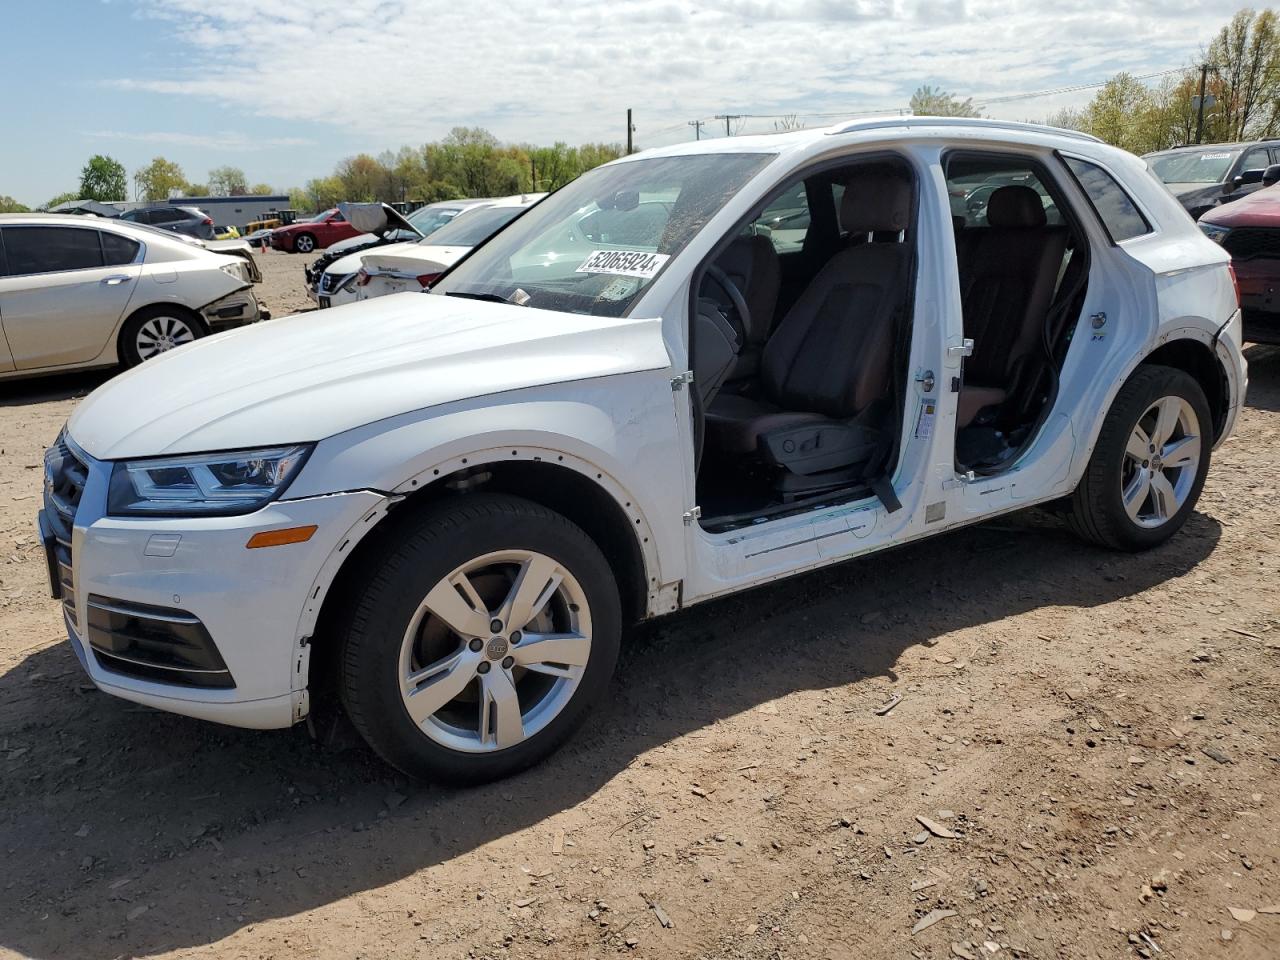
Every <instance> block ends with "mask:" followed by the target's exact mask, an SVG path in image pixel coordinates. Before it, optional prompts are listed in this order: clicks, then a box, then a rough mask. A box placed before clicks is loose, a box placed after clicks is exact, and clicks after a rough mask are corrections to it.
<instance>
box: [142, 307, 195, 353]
mask: <svg viewBox="0 0 1280 960" xmlns="http://www.w3.org/2000/svg"><path fill="white" fill-rule="evenodd" d="M195 338H196V334H195V331H194V330H193V329H191V324H190V323H189V322H187V321H186V320H183V319H182V318H181V317H151V318H150V319H149V320H147V322H146V323H144V324H143V325H142V326H141V327H139V328H138V335H137V337H136V338H135V341H134V342H135V345H136V346H137V348H138V356H139V357H140V358H141V359H143V360H149V359H150V358H151V357H154V356H156V355H157V354H161V353H165V352H166V351H169V350H172V349H173V348H174V347H180V346H182V344H184V343H190V342H191V341H192V340H194V339H195Z"/></svg>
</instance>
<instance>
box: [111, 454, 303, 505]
mask: <svg viewBox="0 0 1280 960" xmlns="http://www.w3.org/2000/svg"><path fill="white" fill-rule="evenodd" d="M310 452H311V447H310V446H296V447H271V448H269V449H265V450H233V451H230V452H227V453H204V454H194V455H191V456H185V457H164V458H156V459H154V460H128V461H121V462H119V463H117V464H116V465H115V467H114V469H113V470H112V471H111V488H110V493H109V494H108V497H107V512H108V513H110V514H112V515H114V516H184V517H198V516H220V515H227V514H236V513H250V512H252V511H254V510H257V509H258V508H259V507H261V506H263V505H264V504H266V503H269V502H270V501H271V500H274V499H275V498H276V497H278V496H279V495H280V494H282V493H284V491H285V488H286V487H288V486H289V482H290V481H291V480H292V479H293V478H294V477H295V476H296V475H297V473H298V471H299V470H300V469H301V468H302V464H303V463H304V462H305V461H306V459H307V454H309V453H310Z"/></svg>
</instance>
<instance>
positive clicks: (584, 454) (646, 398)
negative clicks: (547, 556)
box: [289, 370, 688, 583]
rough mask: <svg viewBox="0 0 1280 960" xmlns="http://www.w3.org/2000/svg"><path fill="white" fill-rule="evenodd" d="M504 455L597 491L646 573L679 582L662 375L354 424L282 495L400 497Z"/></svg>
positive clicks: (676, 470) (678, 528) (678, 490)
mask: <svg viewBox="0 0 1280 960" xmlns="http://www.w3.org/2000/svg"><path fill="white" fill-rule="evenodd" d="M509 460H526V461H539V460H541V461H545V462H547V463H551V464H555V465H557V466H561V467H566V468H568V469H571V470H574V471H577V472H578V473H581V474H582V475H584V476H586V477H587V478H588V479H590V480H592V481H593V482H594V483H596V484H598V485H599V486H600V487H601V488H602V489H604V490H605V491H606V492H607V493H608V494H609V496H611V497H612V498H613V499H614V500H615V501H616V502H617V504H618V506H619V508H620V509H621V510H622V511H623V512H624V513H625V514H626V516H627V517H629V518H630V520H631V521H632V524H633V526H634V527H635V533H636V538H637V541H638V543H639V546H640V548H641V553H642V555H643V557H644V563H645V567H646V573H647V575H648V577H650V578H656V579H657V581H658V583H671V582H674V581H676V580H681V579H683V577H684V570H685V549H684V536H683V532H684V525H683V520H682V519H681V517H682V514H683V512H684V511H685V510H687V509H688V506H687V505H686V504H685V503H684V500H685V496H686V493H685V491H686V484H685V477H684V471H685V468H686V467H685V464H684V457H683V455H682V452H681V448H680V445H679V440H678V434H677V431H676V421H675V406H674V403H673V401H672V392H671V383H670V377H669V373H668V372H667V371H662V370H659V371H644V372H640V373H635V374H626V375H620V376H616V377H603V378H599V379H595V380H588V381H580V382H577V383H571V384H553V385H548V386H546V387H537V388H531V389H527V390H516V391H512V392H510V393H508V394H498V395H495V396H488V397H482V398H478V399H473V400H467V401H461V402H459V403H454V404H448V405H445V406H442V407H437V408H433V409H428V410H422V411H416V412H413V413H409V414H404V415H401V416H397V417H392V418H390V419H387V420H383V421H379V422H378V423H373V424H369V425H367V426H363V427H359V428H356V429H354V430H350V431H347V432H346V433H343V434H339V435H337V436H334V437H331V438H329V439H327V440H324V441H321V443H320V444H318V445H317V447H316V449H315V451H314V453H312V455H311V457H310V458H309V460H308V462H307V466H306V468H305V469H304V470H303V472H302V474H301V475H299V477H298V480H297V481H295V485H294V488H291V489H290V491H289V495H290V497H304V496H312V495H315V492H316V491H320V490H323V491H324V492H334V491H336V490H340V489H348V490H350V489H373V490H381V491H384V492H386V493H390V494H394V495H401V496H403V495H407V494H411V493H413V492H414V491H416V490H419V489H422V488H423V487H425V486H427V485H429V484H431V483H432V482H434V481H436V480H439V479H440V478H442V477H446V476H448V475H449V474H451V473H455V472H457V471H458V470H462V469H466V468H468V467H476V466H483V465H485V464H488V463H495V462H498V461H509Z"/></svg>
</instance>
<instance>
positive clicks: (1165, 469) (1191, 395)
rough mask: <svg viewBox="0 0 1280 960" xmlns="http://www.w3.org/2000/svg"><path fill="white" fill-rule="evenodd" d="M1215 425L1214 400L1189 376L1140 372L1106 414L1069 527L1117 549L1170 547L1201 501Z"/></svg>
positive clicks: (1150, 369)
mask: <svg viewBox="0 0 1280 960" xmlns="http://www.w3.org/2000/svg"><path fill="white" fill-rule="evenodd" d="M1212 424H1213V417H1212V414H1211V412H1210V410H1209V401H1208V400H1206V399H1205V396H1204V391H1203V390H1201V389H1200V385H1199V384H1198V383H1196V381H1195V380H1194V379H1192V378H1191V376H1190V375H1188V374H1186V373H1184V372H1183V371H1181V370H1175V369H1173V368H1171V367H1162V366H1156V365H1151V366H1142V367H1139V368H1138V369H1137V371H1136V372H1135V373H1134V374H1133V376H1131V377H1130V378H1129V380H1128V381H1127V382H1126V383H1125V385H1124V386H1123V387H1121V388H1120V392H1119V393H1118V394H1117V395H1116V399H1115V402H1114V403H1112V405H1111V409H1110V410H1109V411H1108V412H1107V418H1106V420H1104V421H1103V424H1102V432H1101V433H1100V434H1099V435H1098V443H1097V446H1096V447H1095V448H1094V451H1093V456H1092V457H1091V458H1090V460H1089V465H1088V466H1087V467H1086V468H1085V472H1084V476H1083V477H1082V478H1081V479H1080V485H1079V486H1078V487H1076V490H1075V493H1073V494H1072V495H1071V497H1070V498H1069V500H1068V504H1069V509H1068V511H1067V523H1068V525H1069V526H1070V527H1071V528H1072V529H1073V530H1074V531H1075V532H1076V533H1077V534H1078V535H1079V536H1081V537H1082V538H1084V539H1085V540H1088V541H1090V542H1091V543H1096V544H1098V545H1100V546H1105V547H1110V548H1112V549H1114V550H1128V551H1138V550H1148V549H1150V548H1151V547H1155V546H1158V545H1160V544H1162V543H1164V542H1165V541H1166V540H1168V539H1169V538H1170V537H1172V536H1173V535H1174V534H1175V533H1177V532H1178V530H1179V529H1181V527H1182V525H1183V524H1184V523H1186V520H1187V517H1189V516H1190V515H1191V511H1192V510H1194V509H1195V505H1196V501H1197V500H1198V499H1199V497H1200V491H1201V489H1202V488H1203V487H1204V479H1205V476H1206V474H1207V473H1208V471H1209V456H1210V447H1211V446H1212V445H1213V443H1212ZM1152 451H1156V452H1158V453H1159V454H1160V456H1156V455H1154V454H1153V453H1152ZM1157 478H1161V479H1157ZM1126 504H1127V505H1126Z"/></svg>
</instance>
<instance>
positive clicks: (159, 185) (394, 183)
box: [0, 127, 624, 213]
mask: <svg viewBox="0 0 1280 960" xmlns="http://www.w3.org/2000/svg"><path fill="white" fill-rule="evenodd" d="M623 152H624V151H623V148H622V146H621V145H620V144H616V143H587V144H583V145H581V146H577V147H571V146H569V145H568V144H566V143H562V142H557V143H554V144H552V145H551V146H549V147H539V146H534V145H532V144H503V143H501V142H500V141H499V140H498V138H497V137H495V136H494V135H493V134H492V133H490V132H489V131H487V130H485V129H483V128H480V127H456V128H454V129H453V130H452V131H451V132H450V133H449V135H448V136H447V137H445V138H444V139H443V140H440V141H437V142H433V143H425V144H422V145H421V146H417V147H412V146H403V147H401V148H400V149H399V150H387V151H384V152H382V153H380V154H378V155H377V156H373V155H371V154H368V153H361V154H357V155H356V156H354V157H347V158H346V159H344V160H341V161H339V162H338V164H337V165H336V166H335V168H334V171H333V173H331V174H330V175H329V176H327V177H317V178H315V179H312V180H308V181H307V182H306V183H305V184H304V185H302V186H295V187H288V188H285V189H282V190H279V191H277V190H275V189H273V188H272V187H271V186H270V185H269V184H266V183H255V184H250V182H249V180H248V178H247V177H246V176H245V172H244V171H243V170H241V169H240V168H239V167H232V166H223V167H215V168H213V169H212V170H210V171H209V175H208V177H207V179H206V180H205V182H204V183H193V182H191V181H189V180H188V179H187V176H186V174H185V172H184V171H183V169H182V167H181V166H179V165H178V164H177V163H175V162H174V161H172V160H168V159H166V158H164V157H156V158H154V159H153V160H152V161H151V162H150V163H149V164H147V165H146V166H144V167H142V168H141V169H139V170H136V171H134V174H133V178H132V179H133V198H134V199H135V200H153V201H165V200H169V199H171V198H181V197H205V196H210V197H240V196H254V195H257V196H266V195H269V194H275V193H279V194H281V195H284V194H287V195H288V196H289V205H290V206H291V207H293V208H295V209H297V210H301V211H306V212H310V211H313V210H324V209H326V208H328V207H332V206H335V205H337V204H338V203H339V202H341V201H344V200H349V201H355V202H361V201H373V200H386V201H416V202H420V203H431V202H433V201H436V200H456V199H459V198H462V197H494V196H506V195H509V194H516V193H537V192H541V191H548V190H555V189H557V188H558V187H562V186H564V185H565V184H566V183H568V182H569V181H570V180H572V179H574V178H575V177H577V176H578V175H579V174H581V173H583V172H584V171H586V170H590V169H591V168H592V167H596V166H599V165H600V164H602V163H607V162H608V161H610V160H616V159H617V158H618V157H620V156H622V154H623ZM128 194H129V177H128V173H127V171H126V170H125V167H124V164H122V163H120V161H118V160H116V159H114V158H112V157H109V156H105V155H102V154H95V155H94V156H92V157H90V158H89V160H88V162H87V163H86V164H85V165H84V168H83V169H82V170H81V171H80V185H79V187H78V188H77V189H76V190H71V191H67V192H66V193H61V194H59V195H58V196H56V197H53V198H51V199H50V200H49V201H48V202H47V203H45V204H44V206H43V207H42V209H46V210H47V209H50V208H51V207H55V206H57V205H58V204H60V203H65V202H67V201H69V200H97V201H99V202H102V203H112V202H118V201H122V200H127V199H128ZM26 210H27V208H26V207H25V206H23V205H22V204H20V203H18V202H17V201H15V200H14V199H13V198H12V197H7V196H3V195H0V213H23V212H26Z"/></svg>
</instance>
